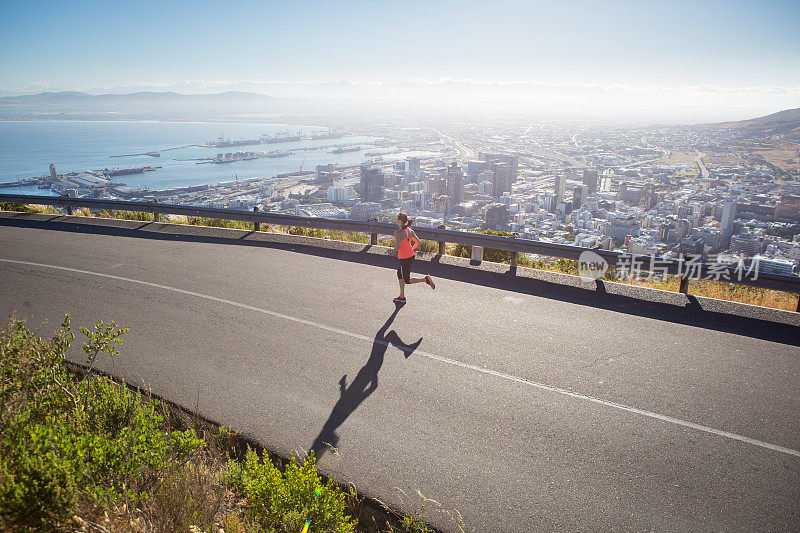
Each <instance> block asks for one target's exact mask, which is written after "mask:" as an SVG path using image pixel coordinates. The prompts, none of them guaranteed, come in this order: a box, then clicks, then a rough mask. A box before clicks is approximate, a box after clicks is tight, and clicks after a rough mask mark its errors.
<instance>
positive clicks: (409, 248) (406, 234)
mask: <svg viewBox="0 0 800 533" xmlns="http://www.w3.org/2000/svg"><path fill="white" fill-rule="evenodd" d="M412 222H414V221H413V220H411V219H409V218H408V215H407V214H406V213H405V212H403V211H401V212H400V214H398V215H397V225H398V226H400V227H399V228H398V230H397V231H395V232H394V243H395V244H394V249H395V250H396V251H397V257H398V258H399V259H400V266H399V267H397V281H398V282H400V296H398V297H397V298H395V299H394V301H395V302H397V303H406V292H405V291H406V284H408V283H422V282H425V283H427V284H428V285H430V287H431V289H435V288H436V285H435V284H434V283H433V280H432V279H431V277H430V276H425V277H424V278H412V277H411V263H413V262H414V250H416V249H417V246H419V239H418V238H417V234H416V233H414V230H413V229H411V223H412Z"/></svg>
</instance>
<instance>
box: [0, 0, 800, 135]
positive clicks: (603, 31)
mask: <svg viewBox="0 0 800 533" xmlns="http://www.w3.org/2000/svg"><path fill="white" fill-rule="evenodd" d="M7 9H8V13H7V15H6V17H5V18H4V21H3V22H0V28H2V30H3V31H2V32H0V34H2V35H0V46H2V48H3V49H4V50H6V54H5V55H4V59H3V60H2V62H0V94H2V95H16V94H29V93H37V92H41V91H61V90H79V91H86V92H90V93H102V92H133V91H137V90H163V91H167V90H173V91H176V92H182V93H205V92H222V91H226V90H243V91H251V92H258V93H263V94H270V95H272V96H277V97H282V98H289V97H298V98H333V99H340V98H344V99H368V100H369V99H373V100H376V101H383V102H392V103H397V102H398V101H399V102H403V101H404V100H405V101H406V102H407V103H414V102H430V103H433V104H436V105H443V104H447V105H449V106H459V105H460V106H462V107H464V108H469V107H470V106H475V105H483V104H486V105H488V106H489V107H491V108H492V109H494V107H497V106H498V105H500V104H502V105H506V106H518V107H520V109H521V110H523V111H528V110H531V111H537V110H539V109H551V110H552V109H555V110H558V111H560V112H562V113H564V114H567V115H570V114H571V115H574V116H576V117H584V116H591V115H592V114H595V115H597V114H598V113H597V111H598V110H599V111H602V112H603V113H604V114H605V115H615V114H618V115H625V117H626V118H635V117H639V116H641V117H642V118H648V117H651V116H652V117H653V118H654V119H656V118H659V117H660V116H661V115H664V116H673V115H676V114H679V115H680V117H681V119H683V120H691V119H692V118H693V117H697V120H699V121H702V120H706V119H708V120H715V119H719V120H726V119H730V120H735V119H742V118H749V117H754V116H758V115H763V114H768V113H771V112H775V111H778V110H781V109H786V108H792V107H797V106H798V103H799V102H800V41H798V40H797V39H796V38H795V33H794V29H793V26H792V21H794V20H797V19H798V16H800V6H798V5H796V4H795V3H792V2H779V1H773V2H767V3H760V4H757V5H755V4H751V3H747V2H725V3H722V2H703V3H702V4H700V5H696V4H691V3H688V2H677V3H671V4H670V5H669V6H662V5H654V4H647V5H640V4H636V3H631V2H611V3H604V4H602V6H601V5H599V4H594V3H589V2H579V3H577V4H574V3H573V4H570V6H552V5H548V4H544V3H523V2H506V3H501V4H496V3H495V4H493V5H492V6H491V7H487V6H482V5H480V4H476V3H472V2H466V3H450V2H444V3H437V5H436V6H424V5H422V4H419V3H410V4H407V5H406V6H404V9H403V10H402V11H398V10H396V9H393V8H391V7H388V6H374V5H361V4H358V3H342V4H337V5H324V4H316V3H313V2H306V3H299V4H298V3H294V4H292V5H291V6H289V5H285V4H274V3H248V2H243V3H237V4H236V5H232V6H225V9H224V10H220V9H219V8H218V7H217V6H210V5H208V4H197V3H192V4H188V3H181V2H178V3H170V5H169V6H164V5H161V4H155V3H150V2H144V3H137V4H136V5H135V6H128V7H121V6H101V7H98V6H94V5H91V4H87V3H82V2H77V3H73V4H70V5H69V6H61V5H57V4H52V3H49V2H43V3H37V4H19V5H12V6H8V8H7ZM310 14H313V15H314V16H309V15H310ZM123 20H124V24H123V23H122V22H121V21H123ZM34 35H35V39H32V38H31V36H34Z"/></svg>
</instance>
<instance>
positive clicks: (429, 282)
mask: <svg viewBox="0 0 800 533" xmlns="http://www.w3.org/2000/svg"><path fill="white" fill-rule="evenodd" d="M425 283H427V284H428V285H430V286H431V289H435V288H436V284H435V283H434V282H433V280H432V279H431V277H430V276H425Z"/></svg>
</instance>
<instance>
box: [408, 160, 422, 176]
mask: <svg viewBox="0 0 800 533" xmlns="http://www.w3.org/2000/svg"><path fill="white" fill-rule="evenodd" d="M406 162H407V167H406V172H408V173H409V174H412V175H414V176H419V170H420V158H419V157H409V158H407V159H406Z"/></svg>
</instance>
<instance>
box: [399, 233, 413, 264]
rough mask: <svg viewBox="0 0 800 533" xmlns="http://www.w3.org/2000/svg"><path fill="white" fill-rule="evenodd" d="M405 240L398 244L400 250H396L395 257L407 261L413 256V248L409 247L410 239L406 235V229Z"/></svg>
mask: <svg viewBox="0 0 800 533" xmlns="http://www.w3.org/2000/svg"><path fill="white" fill-rule="evenodd" d="M405 232H406V238H405V239H403V240H402V242H400V249H399V250H397V257H399V258H400V259H408V258H409V257H413V256H414V248H412V247H411V243H412V239H411V236H410V235H409V234H408V228H406V229H405Z"/></svg>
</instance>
